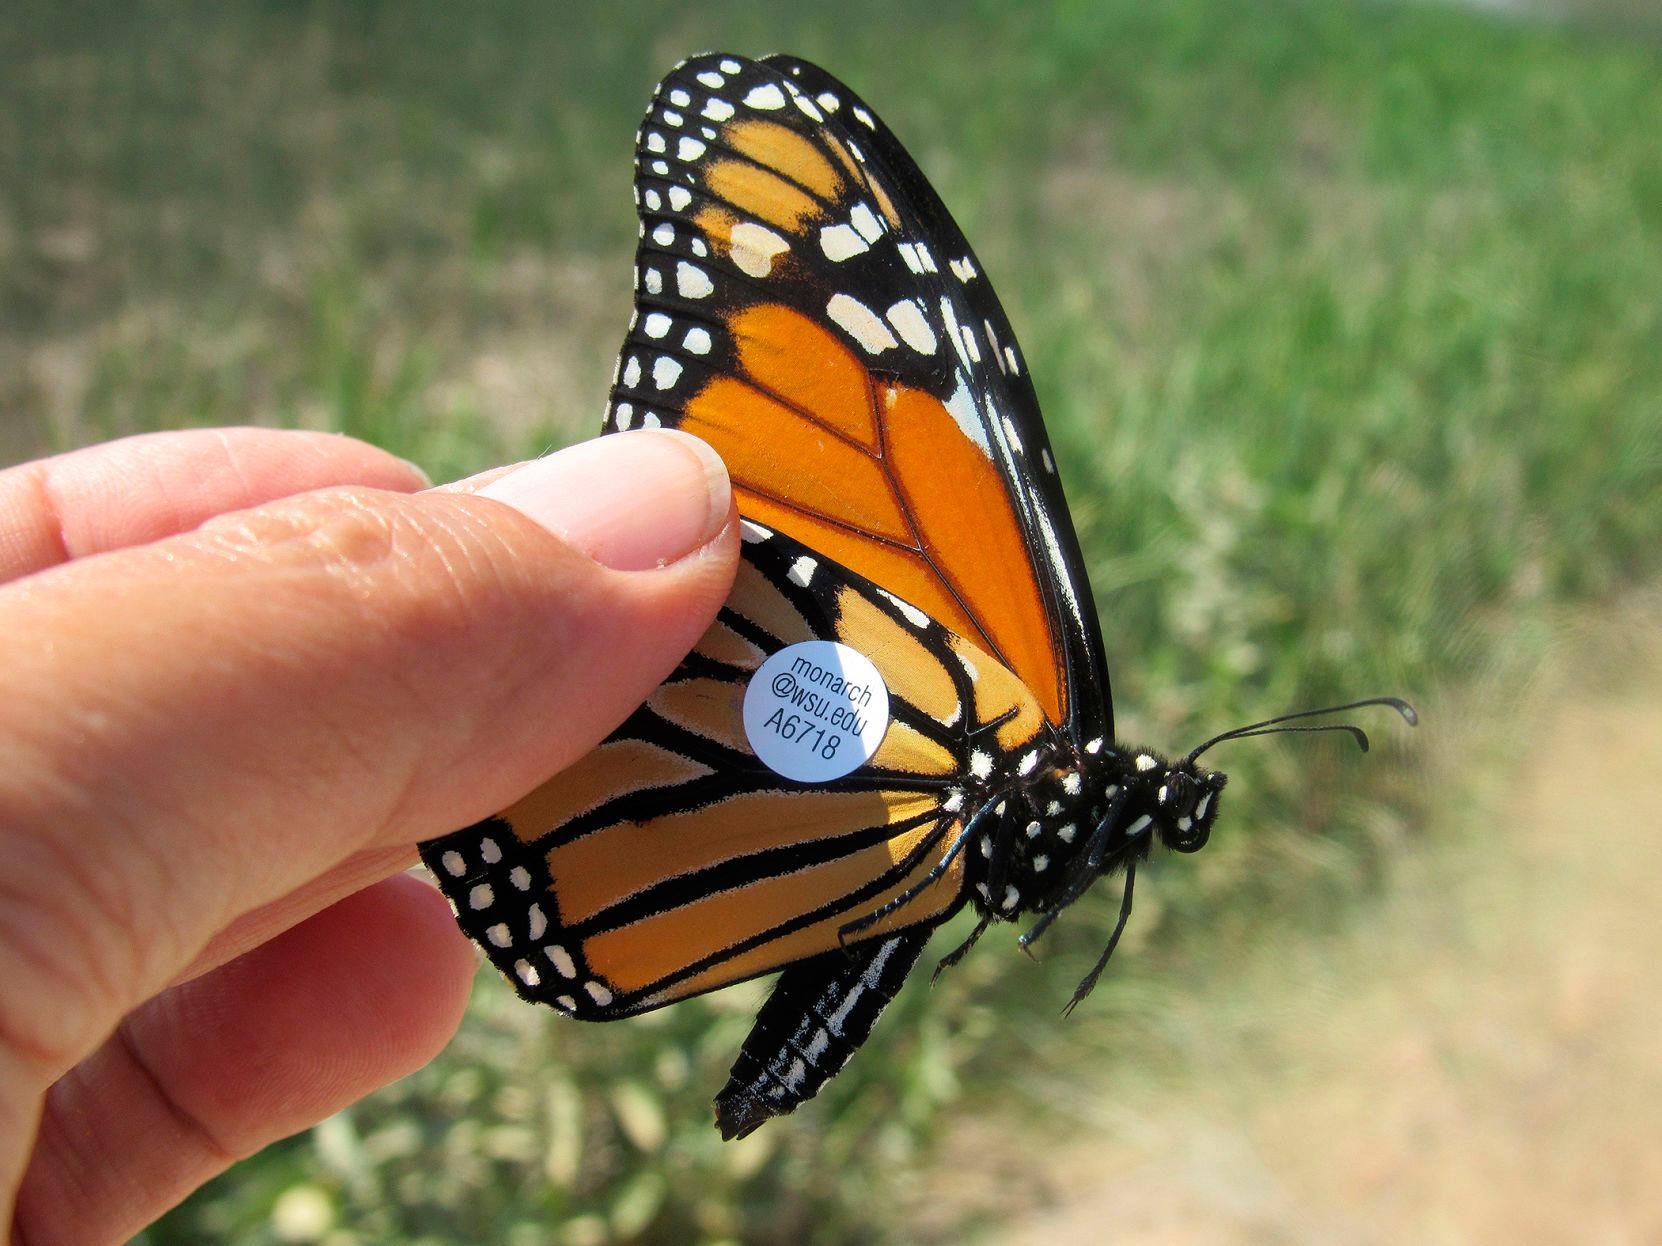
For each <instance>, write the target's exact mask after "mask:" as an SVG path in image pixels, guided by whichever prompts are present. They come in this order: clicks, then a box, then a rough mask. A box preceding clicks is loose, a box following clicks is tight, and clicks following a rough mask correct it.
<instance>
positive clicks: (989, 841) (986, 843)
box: [502, 835, 993, 934]
mask: <svg viewBox="0 0 1662 1246" xmlns="http://www.w3.org/2000/svg"><path fill="white" fill-rule="evenodd" d="M981 855H982V856H984V857H988V858H991V856H992V855H993V837H992V836H991V835H983V836H982V837H981ZM502 933H503V934H507V933H508V928H507V927H506V926H504V927H502Z"/></svg>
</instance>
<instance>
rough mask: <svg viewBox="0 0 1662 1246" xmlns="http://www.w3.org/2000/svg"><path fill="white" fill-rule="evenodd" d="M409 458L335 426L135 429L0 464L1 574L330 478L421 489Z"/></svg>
mask: <svg viewBox="0 0 1662 1246" xmlns="http://www.w3.org/2000/svg"><path fill="white" fill-rule="evenodd" d="M428 483H429V482H428V480H427V478H426V477H425V476H424V475H423V474H422V472H421V469H420V468H418V467H416V466H415V465H414V464H413V463H406V462H405V461H404V460H403V459H400V458H397V457H395V456H393V455H391V454H388V453H387V452H386V451H385V450H378V449H376V448H375V447H374V446H371V445H368V444H367V443H365V442H362V441H356V440H354V439H352V438H350V437H342V436H339V435H337V434H333V433H313V432H302V431H298V430H293V429H277V428H201V429H189V430H185V431H180V432H167V433H144V434H140V435H139V436H136V437H124V438H122V439H121V440H119V441H112V442H109V443H107V444H105V445H100V446H91V447H89V448H87V449H84V450H73V451H70V452H69V453H68V454H60V455H56V456H54V457H52V458H48V459H41V460H39V461H37V462H33V463H24V464H22V465H21V466H18V467H13V468H9V469H7V470H5V471H0V583H5V582H7V581H9V580H16V579H20V578H21V577H23V576H26V575H32V574H33V573H35V572H36V571H44V570H45V569H46V568H48V567H53V566H56V565H57V564H59V563H63V562H68V561H70V560H71V559H75V558H84V557H86V556H87V555H89V554H99V553H103V552H105V551H107V550H112V549H123V548H126V547H129V546H133V545H144V544H148V543H149V542H151V541H157V540H160V539H162V538H163V537H169V536H174V535H177V534H178V533H181V532H189V531H191V530H192V529H194V528H196V527H199V526H200V525H201V524H203V523H205V522H206V521H207V520H209V519H212V518H213V517H214V516H215V515H222V514H225V513H226V512H228V511H238V510H246V509H247V508H248V507H251V506H259V505H261V504H263V503H266V502H273V501H276V500H277V499H278V498H285V497H292V496H294V495H295V494H298V493H308V492H310V491H311V490H313V489H328V488H333V487H335V486H339V485H365V486H368V487H369V488H373V489H386V490H390V491H392V492H396V493H410V492H413V491H415V490H417V489H423V488H426V487H427V485H428Z"/></svg>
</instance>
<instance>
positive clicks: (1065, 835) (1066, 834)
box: [1056, 822, 1079, 844]
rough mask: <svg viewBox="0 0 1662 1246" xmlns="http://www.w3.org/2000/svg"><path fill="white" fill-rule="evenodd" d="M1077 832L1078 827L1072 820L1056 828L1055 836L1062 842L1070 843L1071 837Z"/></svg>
mask: <svg viewBox="0 0 1662 1246" xmlns="http://www.w3.org/2000/svg"><path fill="white" fill-rule="evenodd" d="M1077 834H1079V828H1078V827H1077V826H1075V825H1074V824H1073V823H1072V822H1069V823H1067V824H1066V825H1064V826H1062V827H1059V828H1058V829H1057V831H1056V838H1057V839H1059V840H1061V841H1062V842H1063V843H1064V844H1071V843H1072V842H1073V837H1074V836H1075V835H1077Z"/></svg>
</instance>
